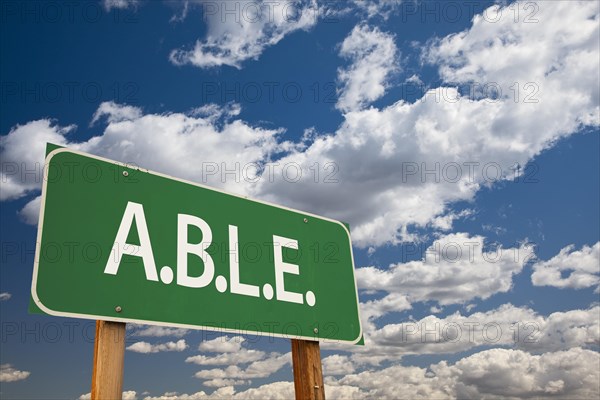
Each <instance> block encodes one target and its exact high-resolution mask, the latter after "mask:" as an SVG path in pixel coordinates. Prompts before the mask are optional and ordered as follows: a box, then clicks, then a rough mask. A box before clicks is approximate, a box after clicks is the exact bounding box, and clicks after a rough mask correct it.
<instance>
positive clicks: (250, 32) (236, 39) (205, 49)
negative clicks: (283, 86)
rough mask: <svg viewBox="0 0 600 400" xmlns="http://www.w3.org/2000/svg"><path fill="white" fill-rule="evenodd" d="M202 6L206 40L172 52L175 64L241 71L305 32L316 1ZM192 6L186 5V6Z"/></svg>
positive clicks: (312, 18) (314, 16) (245, 1)
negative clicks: (293, 35) (296, 33)
mask: <svg viewBox="0 0 600 400" xmlns="http://www.w3.org/2000/svg"><path fill="white" fill-rule="evenodd" d="M197 4H199V5H201V6H202V7H203V13H204V16H205V20H206V22H207V25H208V32H207V35H206V38H205V39H203V40H197V41H196V44H195V45H194V46H193V48H191V49H177V50H173V51H172V52H171V55H170V60H171V62H172V63H174V64H176V65H184V64H191V65H195V66H197V67H201V68H210V67H219V66H222V65H229V66H232V67H236V68H241V65H242V63H243V62H244V61H246V60H250V59H251V60H256V59H258V57H259V56H260V55H261V54H262V53H263V51H264V50H265V49H266V48H268V47H270V46H273V45H275V44H277V43H278V42H279V41H281V40H282V39H283V38H284V37H285V36H286V35H288V34H290V33H292V32H294V31H297V30H308V29H310V28H311V27H312V26H313V25H314V24H315V23H316V21H317V17H318V5H317V2H316V0H301V1H296V2H269V1H262V0H259V1H250V0H243V1H237V2H234V3H230V2H227V1H225V0H222V1H212V2H197ZM191 5H192V3H186V5H185V8H184V10H185V11H184V14H183V15H186V14H187V7H189V6H191Z"/></svg>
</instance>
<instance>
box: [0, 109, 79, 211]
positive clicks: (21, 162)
mask: <svg viewBox="0 0 600 400" xmlns="http://www.w3.org/2000/svg"><path fill="white" fill-rule="evenodd" d="M74 129H75V126H74V125H70V126H65V127H60V126H57V125H55V124H54V123H53V121H51V120H49V119H41V120H37V121H32V122H28V123H27V124H24V125H17V126H15V127H13V128H12V129H11V130H10V131H9V132H8V134H7V135H3V136H1V137H0V158H2V171H1V172H0V178H1V179H2V190H0V200H2V201H4V200H14V199H17V198H20V197H22V196H24V195H25V194H27V193H28V192H31V191H32V190H39V188H40V187H41V184H42V178H43V175H42V170H43V163H44V151H45V149H46V142H50V143H54V144H58V145H66V144H67V138H66V137H65V136H66V135H67V134H68V133H70V132H72V131H73V130H74Z"/></svg>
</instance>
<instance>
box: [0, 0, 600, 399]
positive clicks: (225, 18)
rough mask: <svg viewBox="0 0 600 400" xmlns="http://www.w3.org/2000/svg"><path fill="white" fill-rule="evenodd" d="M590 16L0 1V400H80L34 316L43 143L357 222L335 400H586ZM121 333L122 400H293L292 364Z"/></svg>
mask: <svg viewBox="0 0 600 400" xmlns="http://www.w3.org/2000/svg"><path fill="white" fill-rule="evenodd" d="M599 4H600V3H598V2H597V1H560V0H559V1H517V2H511V1H497V2H494V1H477V0H475V1H471V2H454V1H446V2H433V1H421V0H406V1H400V0H389V1H388V0H353V1H347V2H322V1H320V0H303V1H294V2H287V1H285V0H284V1H279V2H269V1H237V2H233V1H231V2H220V1H203V0H189V1H178V2H174V1H173V2H167V1H159V0H156V1H149V0H103V1H84V2H81V3H73V2H61V1H52V2H20V1H12V0H3V1H2V2H1V3H0V5H1V7H2V8H1V10H0V11H1V15H0V17H1V20H2V24H1V28H0V29H1V35H0V42H1V50H2V61H1V67H0V72H1V88H0V89H1V92H0V97H1V107H2V112H1V119H0V134H1V135H2V136H1V137H0V157H1V164H2V170H1V191H0V201H1V203H0V207H1V227H0V232H1V245H2V249H1V251H2V253H1V268H0V310H1V325H2V329H1V343H0V345H1V352H0V361H1V367H0V385H1V386H0V396H1V397H2V398H7V399H13V398H15V399H19V398H21V399H24V398H27V399H30V398H49V396H51V397H55V398H87V397H88V396H89V391H90V390H89V387H90V381H91V372H92V355H93V332H94V324H93V321H89V320H77V319H65V318H55V317H49V316H41V315H31V314H28V312H27V307H28V303H29V297H30V285H31V276H32V270H33V252H34V250H35V241H36V225H37V221H38V212H39V206H40V197H39V196H40V189H41V182H42V166H43V160H44V150H45V145H46V143H47V142H51V143H55V144H58V145H63V146H68V147H70V148H74V149H78V150H81V151H85V152H88V153H91V154H95V155H99V156H103V157H107V158H110V159H114V160H118V161H121V162H126V163H132V164H135V165H139V166H142V167H144V168H148V169H151V170H154V171H158V172H161V173H165V174H169V175H172V176H176V177H179V178H184V179H188V180H191V181H195V182H199V183H204V184H207V185H210V186H213V187H217V188H221V189H225V190H228V191H230V192H234V193H237V194H243V195H246V196H252V197H254V198H257V199H262V200H267V201H271V202H275V203H278V204H282V205H285V206H288V207H293V208H297V209H300V210H304V211H307V212H311V213H315V214H319V215H324V216H327V217H329V218H334V219H338V220H341V221H345V222H348V223H349V224H350V226H351V233H352V240H353V245H354V247H353V250H354V256H355V264H356V278H357V284H358V289H359V297H360V303H361V304H360V306H361V307H360V308H361V319H362V323H363V330H364V338H365V346H342V345H337V344H322V346H321V351H322V362H323V369H324V375H325V385H326V394H327V397H328V398H344V399H346V398H351V399H363V398H373V399H379V398H390V399H392V398H394V399H396V398H411V399H416V398H424V399H431V398H482V397H485V398H490V399H493V398H569V399H572V398H585V399H587V398H597V397H598V396H599V395H600V393H599V384H600V356H599V346H600V297H599V296H600V242H599V239H600V232H599V226H600V216H599V207H598V204H600V199H599V192H600V190H599V184H598V183H599V181H600V176H599V175H600V172H599V171H600V156H599V155H600V153H599V149H600V137H599V135H598V128H599V125H600V108H599V104H600V94H599V87H600V78H599V70H600V61H599V60H600V54H599V53H600V42H599V41H600V33H599V27H600V24H599V19H600V6H599ZM246 165H259V166H260V169H259V170H258V172H257V174H258V175H252V176H248V174H246V173H244V171H247V170H246V169H244V166H246ZM228 171H229V173H227V172H228ZM231 171H234V172H233V173H232V172H231ZM127 332H128V336H127V351H126V359H125V378H124V390H125V391H126V392H124V398H128V399H134V398H138V399H142V398H143V399H204V398H211V399H213V398H235V399H242V398H261V399H262V398H289V397H293V383H292V370H291V356H290V346H289V341H287V340H284V339H273V338H264V337H263V338H259V337H255V336H248V335H243V334H239V335H236V334H229V335H222V334H219V333H214V332H202V331H192V330H186V329H179V328H165V327H156V326H141V325H138V326H135V325H130V326H128V331H127Z"/></svg>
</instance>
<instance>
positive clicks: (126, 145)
mask: <svg viewBox="0 0 600 400" xmlns="http://www.w3.org/2000/svg"><path fill="white" fill-rule="evenodd" d="M518 6H519V7H521V8H523V7H524V5H523V4H521V3H518ZM538 6H539V8H540V13H541V14H540V18H541V17H542V16H543V18H544V23H543V24H541V23H538V24H525V23H515V22H514V20H513V13H512V12H509V11H510V10H507V9H503V11H504V12H499V13H497V14H498V15H500V16H501V18H500V19H499V21H497V22H495V23H490V22H488V21H486V20H485V19H484V18H482V17H476V18H475V19H474V20H473V26H472V27H471V28H470V29H468V30H466V31H464V32H461V33H460V34H456V35H450V36H448V37H445V38H442V39H440V40H437V41H434V42H432V43H430V44H429V45H428V46H427V51H426V52H425V55H424V57H425V58H424V59H425V60H426V61H427V62H431V63H433V64H434V65H438V66H439V70H440V74H441V76H442V78H443V79H444V81H445V83H444V86H441V87H439V88H436V89H432V90H431V91H429V92H428V93H426V94H425V95H424V96H423V97H422V98H420V99H418V100H417V101H415V102H414V103H407V102H404V101H402V100H400V101H398V102H396V103H395V104H392V105H390V106H387V107H383V108H381V109H377V108H374V107H371V108H368V109H360V110H356V111H349V112H347V113H346V114H344V122H343V123H342V124H341V126H340V127H339V129H337V130H336V132H334V133H332V134H330V135H322V136H319V137H317V138H316V139H315V140H314V141H312V142H311V144H310V145H306V144H299V143H295V144H294V143H285V142H283V143H282V142H281V141H280V140H279V138H278V134H279V133H280V132H281V131H282V130H280V129H275V130H273V129H263V128H260V127H255V126H251V125H249V124H248V123H246V122H244V121H241V120H239V119H235V120H226V121H223V118H221V120H222V121H221V123H215V122H214V119H211V118H210V117H203V116H198V115H192V114H191V113H188V114H184V113H169V114H144V113H143V112H142V111H141V110H140V111H139V113H138V112H135V111H134V110H132V109H129V108H125V107H129V106H124V105H114V104H111V103H108V104H105V105H101V107H100V108H99V110H100V111H99V113H98V118H97V119H98V120H99V119H100V118H103V119H105V120H106V122H107V126H106V128H105V129H104V132H102V134H101V135H99V136H96V137H94V138H92V139H90V140H89V141H87V142H84V143H77V142H74V141H69V140H68V139H67V137H66V134H67V133H68V132H69V131H70V130H72V127H60V126H58V125H57V124H56V123H54V122H53V121H50V120H39V121H32V122H30V123H28V124H25V125H18V126H16V127H14V128H13V129H12V130H11V131H10V132H9V134H8V135H5V136H3V137H2V138H1V139H0V141H1V142H0V145H1V147H2V150H0V156H1V157H2V158H3V160H6V161H7V162H14V163H15V165H16V166H17V167H18V165H20V163H23V162H25V163H26V165H28V166H30V165H34V164H35V163H36V162H37V163H40V164H39V165H41V163H42V161H43V148H44V142H46V141H50V142H54V143H57V144H62V145H69V146H70V147H73V148H78V149H81V150H84V151H88V152H91V153H95V154H99V155H102V156H107V157H109V158H113V159H116V160H119V161H123V162H133V163H136V164H138V165H141V166H143V167H145V168H149V169H153V170H156V171H159V172H163V173H168V174H170V175H175V176H178V177H182V178H185V179H189V180H192V181H196V182H202V183H207V184H210V185H214V186H216V187H219V188H224V189H227V190H230V191H234V192H236V193H239V194H244V195H251V196H253V197H257V198H260V199H263V200H269V201H273V202H276V203H279V204H282V205H286V206H289V207H293V208H298V209H302V210H305V211H309V212H313V213H316V214H321V215H326V216H328V217H330V218H335V219H338V220H343V221H347V222H349V223H350V224H351V226H352V227H353V231H352V235H353V242H354V244H355V245H357V246H360V247H368V246H380V245H383V244H386V243H392V244H397V243H400V242H402V241H407V240H408V241H412V240H415V238H416V237H415V235H414V233H413V232H411V230H412V229H414V228H420V227H434V228H435V229H440V230H448V229H450V228H451V224H452V221H453V220H454V219H455V218H460V216H459V215H454V216H452V217H450V216H448V214H449V213H450V214H452V213H453V211H452V210H451V205H452V204H453V203H455V202H458V201H469V200H472V199H473V198H474V196H475V194H476V193H477V192H478V190H479V189H480V188H481V187H483V186H491V185H492V184H493V183H494V182H497V181H498V180H504V179H510V178H511V177H512V176H514V174H515V172H514V170H513V169H512V167H513V166H514V165H515V164H519V165H526V164H527V162H528V161H529V160H531V159H532V158H533V157H535V156H536V155H538V154H540V153H541V152H542V151H544V150H545V149H547V148H549V147H551V146H552V145H553V144H554V143H556V141H557V140H559V139H560V138H562V137H566V136H568V135H571V134H573V133H575V132H578V131H579V130H580V129H581V128H582V127H584V126H597V125H598V123H599V121H598V117H597V116H598V99H599V94H598V87H599V86H600V85H599V82H598V76H597V74H596V71H597V69H598V61H597V60H598V59H599V58H600V54H599V50H598V49H599V43H598V37H599V34H598V24H597V23H596V22H597V19H598V3H597V2H585V1H584V2H581V3H573V2H543V3H539V4H538ZM493 7H498V6H493ZM494 10H495V8H494ZM363 29H364V28H363ZM489 31H491V32H492V33H490V32H489ZM559 39H560V40H559ZM518 49H521V50H518ZM522 49H531V50H530V51H524V50H522ZM542 50H543V51H542ZM540 52H541V53H540ZM517 53H518V54H517ZM448 60H449V61H448ZM490 60H511V61H510V62H508V61H507V62H506V63H504V62H491V61H490ZM488 61H490V62H488ZM513 61H514V64H513ZM515 71H516V72H515ZM513 73H518V74H517V75H515V76H512V74H513ZM509 78H510V79H509ZM474 79H477V80H479V81H480V82H484V83H486V82H489V81H494V82H497V83H498V84H499V85H500V86H501V87H504V88H507V87H508V88H509V87H510V86H511V85H513V84H514V80H515V79H519V82H520V83H523V84H525V83H528V82H534V83H535V85H537V87H538V88H539V90H538V91H537V93H536V94H535V98H536V99H537V100H538V102H537V103H529V102H525V101H524V100H523V99H521V100H520V101H515V99H514V98H513V96H508V95H506V93H508V92H506V90H505V92H504V95H502V96H499V97H498V98H496V99H490V98H488V97H485V96H483V95H482V94H481V93H475V94H473V95H471V94H470V93H469V94H465V93H463V91H462V90H459V89H460V88H458V86H457V83H460V84H462V83H464V82H467V83H468V82H471V81H472V80H474ZM453 85H454V86H453ZM509 92H510V90H509ZM100 116H102V117H100ZM96 123H97V122H96ZM150 137H151V140H150ZM148 154H152V155H153V157H148V156H147V155H148ZM215 154H218V155H219V157H218V160H217V159H215V158H214V155H215ZM279 154H283V156H282V157H279ZM275 155H277V156H275ZM273 157H274V158H276V159H275V160H273V161H276V162H278V163H279V164H278V165H276V166H274V167H273V168H272V169H269V175H270V176H272V177H273V178H274V179H259V180H258V182H255V181H254V182H255V183H253V184H249V182H248V181H247V180H245V179H237V182H236V180H233V179H228V180H226V179H221V178H222V177H221V174H219V173H216V174H207V168H206V166H207V163H213V164H211V165H212V166H213V167H214V166H215V165H214V163H217V167H218V169H217V171H221V170H222V169H221V168H220V165H221V163H225V164H226V166H227V167H228V168H232V166H234V165H235V164H236V163H239V165H241V166H244V165H250V164H251V163H257V164H258V174H264V170H261V169H260V168H261V166H263V167H264V165H265V163H266V162H268V161H271V158H273ZM277 157H279V158H277ZM357 160H360V163H357ZM292 164H293V165H294V171H296V170H298V169H299V170H300V171H301V174H300V175H299V179H293V180H291V179H289V176H288V175H289V174H286V173H285V168H287V166H289V165H292ZM315 164H317V165H319V168H322V169H324V170H325V173H324V174H322V176H321V178H320V179H319V180H318V181H315V179H314V168H315ZM203 166H204V168H203ZM325 168H327V169H325ZM21 171H23V170H22V169H19V170H17V171H15V172H14V173H13V172H12V171H2V173H3V176H2V179H3V190H2V199H4V200H7V199H14V198H18V197H20V196H23V195H25V194H26V193H28V192H31V191H35V190H37V189H39V186H40V182H41V180H40V179H37V180H36V179H35V178H34V177H32V176H31V174H29V175H27V174H21V173H20V172H21ZM324 175H327V177H326V176H324ZM325 178H327V180H326V179H325ZM32 207H33V205H32ZM34 219H35V218H31V220H34Z"/></svg>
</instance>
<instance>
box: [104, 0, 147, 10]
mask: <svg viewBox="0 0 600 400" xmlns="http://www.w3.org/2000/svg"><path fill="white" fill-rule="evenodd" d="M139 3H140V1H139V0H102V5H103V6H104V9H105V10H106V11H110V10H112V9H113V8H115V9H119V10H123V9H126V8H130V7H131V8H136V7H137V6H138V5H139Z"/></svg>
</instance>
